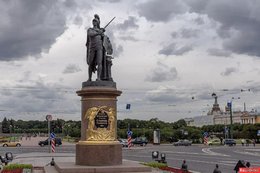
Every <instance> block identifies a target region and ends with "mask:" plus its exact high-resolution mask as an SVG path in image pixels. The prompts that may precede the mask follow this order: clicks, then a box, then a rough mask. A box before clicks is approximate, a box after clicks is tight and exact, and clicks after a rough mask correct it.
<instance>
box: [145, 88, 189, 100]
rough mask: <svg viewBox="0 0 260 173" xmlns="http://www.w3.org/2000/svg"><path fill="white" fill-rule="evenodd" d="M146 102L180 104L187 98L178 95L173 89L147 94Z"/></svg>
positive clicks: (163, 89)
mask: <svg viewBox="0 0 260 173" xmlns="http://www.w3.org/2000/svg"><path fill="white" fill-rule="evenodd" d="M145 99H146V100H149V101H151V102H160V103H167V104H169V103H179V102H181V101H183V100H185V99H186V98H185V97H183V96H181V95H179V94H177V93H176V91H175V90H174V89H171V88H162V89H158V90H154V91H149V92H146V96H145Z"/></svg>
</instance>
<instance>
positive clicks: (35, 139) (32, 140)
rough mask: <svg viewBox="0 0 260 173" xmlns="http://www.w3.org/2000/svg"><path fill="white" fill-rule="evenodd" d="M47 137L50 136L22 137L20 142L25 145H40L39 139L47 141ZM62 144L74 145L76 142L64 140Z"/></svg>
mask: <svg viewBox="0 0 260 173" xmlns="http://www.w3.org/2000/svg"><path fill="white" fill-rule="evenodd" d="M46 139H48V137H40V136H37V137H27V138H26V137H22V140H21V141H20V142H21V145H22V146H24V147H29V146H38V143H39V141H45V140H46ZM62 145H74V143H69V142H65V141H62Z"/></svg>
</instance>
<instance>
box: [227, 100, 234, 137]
mask: <svg viewBox="0 0 260 173" xmlns="http://www.w3.org/2000/svg"><path fill="white" fill-rule="evenodd" d="M227 105H228V107H229V111H230V131H229V136H230V138H231V139H233V115H232V101H229V102H228V104H227Z"/></svg>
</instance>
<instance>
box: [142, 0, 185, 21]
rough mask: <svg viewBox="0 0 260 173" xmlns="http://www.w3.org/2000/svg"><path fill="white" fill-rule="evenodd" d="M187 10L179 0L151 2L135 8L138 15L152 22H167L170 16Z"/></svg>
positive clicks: (152, 0)
mask: <svg viewBox="0 0 260 173" xmlns="http://www.w3.org/2000/svg"><path fill="white" fill-rule="evenodd" d="M187 9H188V8H187V6H186V5H185V4H184V3H183V2H182V1H181V0H174V1H173V0H163V1H158V0H151V1H147V2H145V3H141V4H139V5H138V6H137V10H138V13H139V15H140V16H143V17H145V18H146V19H147V20H148V21H152V22H167V21H169V20H170V19H171V17H172V15H174V14H182V13H185V12H186V11H187Z"/></svg>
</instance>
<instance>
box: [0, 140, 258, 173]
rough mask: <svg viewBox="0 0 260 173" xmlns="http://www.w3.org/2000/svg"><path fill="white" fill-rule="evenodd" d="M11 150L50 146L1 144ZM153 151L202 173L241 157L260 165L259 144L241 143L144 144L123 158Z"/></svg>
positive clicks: (64, 149) (68, 149) (228, 167)
mask: <svg viewBox="0 0 260 173" xmlns="http://www.w3.org/2000/svg"><path fill="white" fill-rule="evenodd" d="M7 151H10V152H12V153H13V154H14V156H17V155H19V154H24V153H32V152H48V151H49V150H48V147H47V146H45V147H40V146H37V145H34V146H22V147H19V148H15V147H14V148H11V147H8V148H6V147H0V154H1V155H2V154H4V153H5V152H7ZM152 151H159V152H160V153H165V154H166V160H167V162H168V165H169V166H172V167H180V166H181V164H182V161H183V160H184V159H185V160H186V162H187V164H188V169H190V170H193V171H197V172H201V173H210V172H213V169H214V167H215V165H216V164H219V167H220V169H221V171H222V173H231V172H234V171H233V169H234V167H235V165H236V163H237V161H238V160H245V161H246V162H250V163H251V166H260V145H259V146H256V147H253V146H249V147H246V146H244V147H242V146H233V147H229V146H212V147H211V146H204V145H192V146H189V147H183V146H178V147H175V146H173V145H170V144H169V145H159V146H154V145H150V144H148V145H147V146H145V147H140V146H136V147H132V148H131V149H127V148H123V158H124V159H128V160H135V161H140V162H149V161H152V157H151V154H152ZM56 152H58V153H75V145H63V146H60V147H56Z"/></svg>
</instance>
